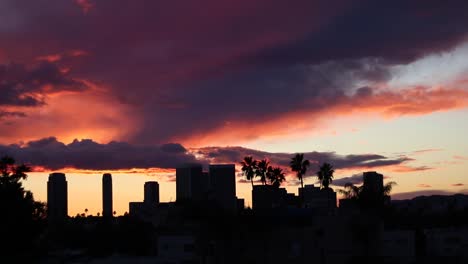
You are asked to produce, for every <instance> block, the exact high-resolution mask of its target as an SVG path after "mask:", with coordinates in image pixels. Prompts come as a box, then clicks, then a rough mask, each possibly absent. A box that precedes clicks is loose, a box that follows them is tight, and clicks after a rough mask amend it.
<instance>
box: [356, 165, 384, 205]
mask: <svg viewBox="0 0 468 264" xmlns="http://www.w3.org/2000/svg"><path fill="white" fill-rule="evenodd" d="M363 178H364V184H363V190H362V193H361V200H362V202H363V204H364V205H365V206H366V207H367V208H373V209H378V208H381V207H382V206H383V205H384V200H385V197H384V194H383V175H382V174H379V173H377V172H375V171H369V172H364V175H363Z"/></svg>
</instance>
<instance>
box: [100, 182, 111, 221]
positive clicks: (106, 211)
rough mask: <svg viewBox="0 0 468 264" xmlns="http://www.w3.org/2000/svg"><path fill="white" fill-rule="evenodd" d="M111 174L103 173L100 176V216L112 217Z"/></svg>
mask: <svg viewBox="0 0 468 264" xmlns="http://www.w3.org/2000/svg"><path fill="white" fill-rule="evenodd" d="M112 212H113V209H112V175H111V174H110V173H105V174H104V175H103V176H102V216H103V217H112V215H113V213H112Z"/></svg>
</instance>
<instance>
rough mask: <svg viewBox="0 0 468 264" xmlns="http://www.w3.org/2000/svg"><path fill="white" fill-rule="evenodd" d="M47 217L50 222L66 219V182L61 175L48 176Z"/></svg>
mask: <svg viewBox="0 0 468 264" xmlns="http://www.w3.org/2000/svg"><path fill="white" fill-rule="evenodd" d="M47 216H48V218H49V220H50V221H51V222H59V221H63V220H65V219H66V218H67V217H68V190H67V180H66V179H65V174H63V173H58V172H56V173H51V174H49V181H48V182H47Z"/></svg>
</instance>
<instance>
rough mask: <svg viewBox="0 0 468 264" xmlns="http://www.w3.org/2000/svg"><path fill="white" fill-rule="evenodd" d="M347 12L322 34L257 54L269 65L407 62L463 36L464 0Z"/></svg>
mask: <svg viewBox="0 0 468 264" xmlns="http://www.w3.org/2000/svg"><path fill="white" fill-rule="evenodd" d="M353 2H354V3H355V5H354V6H353V8H351V9H350V10H349V12H346V13H343V14H342V15H341V16H338V17H336V18H335V19H334V20H333V21H331V22H330V23H329V24H328V25H327V26H326V27H323V28H321V30H320V32H311V33H310V34H308V35H307V36H306V37H304V38H303V39H301V40H298V41H296V42H290V43H286V44H285V45H283V46H280V47H273V48H271V49H269V50H266V51H264V52H262V53H260V54H261V56H259V58H262V59H266V61H267V62H269V63H275V62H278V61H280V62H283V63H297V62H304V63H316V62H317V61H328V60H342V59H359V58H367V57H376V58H382V59H384V60H385V61H386V62H387V63H392V64H393V63H408V62H411V61H413V60H415V59H417V58H419V57H421V56H424V55H427V54H430V53H433V52H440V51H443V50H447V49H450V48H452V47H454V46H455V45H457V44H458V43H460V42H461V41H463V40H465V39H466V37H467V32H468V30H467V28H466V27H465V26H464V25H466V24H468V16H466V10H467V9H468V2H466V1H463V0H455V1H445V2H441V1H438V0H429V1H427V0H417V1H406V0H395V1H373V0H364V1H353Z"/></svg>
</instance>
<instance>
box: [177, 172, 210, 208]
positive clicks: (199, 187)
mask: <svg viewBox="0 0 468 264" xmlns="http://www.w3.org/2000/svg"><path fill="white" fill-rule="evenodd" d="M206 184H207V179H204V178H203V172H202V165H200V164H190V165H185V166H182V167H179V168H177V169H176V197H177V201H183V200H192V201H200V200H202V199H203V198H204V195H205V193H204V190H206V189H207V188H206Z"/></svg>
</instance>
